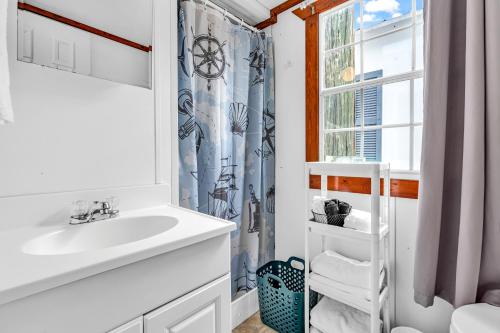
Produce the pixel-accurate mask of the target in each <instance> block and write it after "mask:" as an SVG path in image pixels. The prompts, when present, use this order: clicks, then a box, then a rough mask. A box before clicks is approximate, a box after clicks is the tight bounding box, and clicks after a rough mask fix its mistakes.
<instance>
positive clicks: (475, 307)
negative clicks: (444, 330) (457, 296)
mask: <svg viewBox="0 0 500 333" xmlns="http://www.w3.org/2000/svg"><path fill="white" fill-rule="evenodd" d="M391 333H422V332H420V331H419V330H416V329H414V328H410V327H396V328H394V329H393V330H391ZM450 333H500V307H497V306H493V305H489V304H486V303H478V304H470V305H464V306H462V307H460V308H458V309H456V310H455V311H454V312H453V315H452V316H451V324H450Z"/></svg>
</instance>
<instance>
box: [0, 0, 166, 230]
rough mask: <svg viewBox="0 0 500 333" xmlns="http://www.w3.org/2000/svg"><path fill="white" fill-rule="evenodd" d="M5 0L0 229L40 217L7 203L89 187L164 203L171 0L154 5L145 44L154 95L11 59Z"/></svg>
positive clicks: (11, 24) (12, 29) (70, 195)
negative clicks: (6, 116) (151, 44)
mask: <svg viewBox="0 0 500 333" xmlns="http://www.w3.org/2000/svg"><path fill="white" fill-rule="evenodd" d="M8 1H9V8H8V51H9V66H10V71H11V93H12V99H13V108H14V116H15V122H14V123H13V124H11V125H7V126H3V127H0V159H1V163H0V229H2V228H5V227H13V226H15V225H27V224H31V223H34V222H40V221H35V220H33V219H32V217H33V216H31V217H30V218H29V219H28V218H27V217H26V219H23V218H16V216H17V215H16V212H15V211H12V210H11V209H9V207H14V206H16V205H17V207H23V208H22V209H25V210H26V209H28V210H34V211H36V210H37V209H39V208H40V207H31V206H30V205H28V204H24V202H26V203H30V204H37V203H38V202H50V207H52V209H53V212H52V213H53V214H56V212H58V211H60V209H61V208H63V207H65V206H68V205H69V204H70V203H71V201H72V200H73V199H74V198H75V197H88V196H89V195H90V194H91V195H96V196H98V197H95V199H103V198H105V197H106V196H107V195H109V194H113V193H117V194H122V195H123V196H125V197H130V200H126V203H125V206H127V205H128V204H130V205H132V206H133V205H134V202H133V197H134V196H133V195H131V194H130V193H136V192H137V193H140V194H138V195H140V196H141V197H140V198H137V200H136V201H137V202H142V203H143V206H147V203H148V202H150V203H154V204H158V202H159V201H161V202H165V203H166V202H168V201H169V200H170V192H169V190H162V191H161V193H159V192H160V191H158V190H156V189H155V187H156V186H160V187H161V188H163V189H164V188H165V186H166V187H168V186H169V184H170V183H171V176H170V171H171V168H170V160H171V155H170V154H171V147H170V142H171V140H170V139H171V131H170V110H171V103H170V102H171V96H170V94H171V92H170V88H171V85H170V81H169V80H171V78H172V77H173V78H174V79H175V77H176V72H175V73H174V72H172V68H173V66H172V62H174V63H176V59H173V57H172V56H171V52H175V50H173V49H171V47H170V46H171V45H176V43H171V39H172V38H175V36H174V34H173V31H172V29H171V27H172V25H171V24H170V22H172V18H173V17H176V11H175V8H173V9H172V8H171V7H173V6H171V5H170V3H169V2H165V3H164V2H161V3H159V6H158V8H157V10H158V15H157V17H156V18H157V20H155V24H156V25H157V26H156V31H157V34H156V36H155V40H156V45H157V46H159V49H161V52H160V51H158V52H156V53H155V66H156V67H158V68H160V67H161V68H162V73H161V74H159V75H157V77H156V78H155V82H156V87H155V90H156V94H155V91H154V90H149V89H144V88H139V87H135V86H130V85H125V84H119V83H114V82H109V81H105V80H101V79H96V78H92V77H86V76H81V75H75V74H73V73H69V72H64V71H58V70H54V69H51V68H45V67H41V66H38V65H34V64H28V63H23V62H19V61H17V60H16V50H17V38H16V35H17V22H16V21H17V1H16V0H8ZM171 14H172V17H171V16H170V15H171ZM174 27H175V25H174ZM174 40H175V39H174ZM172 59H173V60H172ZM174 113H176V112H174ZM163 184H165V185H163ZM144 188H150V189H151V191H145V190H144ZM127 189H128V190H127ZM94 190H95V191H94ZM125 192H126V193H125ZM75 193H77V194H76V195H75ZM158 196H159V197H158ZM55 197H57V198H58V200H59V203H58V205H59V208H56V204H55V203H54V202H53V198H55ZM37 198H39V200H37ZM24 200H26V201H24ZM42 208H43V207H42ZM42 208H40V209H42ZM124 208H125V207H124ZM44 209H45V208H43V209H42V210H44ZM45 210H46V209H45ZM45 210H44V211H45ZM45 213H46V214H49V212H47V211H45ZM20 215H21V216H24V215H25V214H24V212H23V214H20ZM28 220H29V221H28Z"/></svg>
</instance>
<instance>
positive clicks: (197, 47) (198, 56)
mask: <svg viewBox="0 0 500 333" xmlns="http://www.w3.org/2000/svg"><path fill="white" fill-rule="evenodd" d="M191 32H192V34H193V38H194V40H193V46H192V48H191V49H190V50H189V52H191V54H192V55H193V68H194V71H193V75H194V74H196V75H198V76H199V77H202V78H204V79H206V80H207V88H208V90H211V88H212V81H214V80H218V79H222V80H223V81H224V83H226V79H225V78H224V72H225V70H226V67H229V64H228V63H227V61H226V56H225V54H224V50H223V48H224V46H225V45H226V41H224V42H222V43H221V42H220V41H219V40H218V39H217V38H215V37H214V36H213V35H212V29H211V28H210V27H209V28H208V34H200V35H195V34H194V31H193V27H191Z"/></svg>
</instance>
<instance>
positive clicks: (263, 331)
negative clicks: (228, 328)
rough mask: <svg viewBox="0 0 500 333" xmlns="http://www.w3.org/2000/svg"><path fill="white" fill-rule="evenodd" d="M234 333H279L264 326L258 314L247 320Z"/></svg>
mask: <svg viewBox="0 0 500 333" xmlns="http://www.w3.org/2000/svg"><path fill="white" fill-rule="evenodd" d="M233 333H278V332H276V331H275V330H273V329H271V328H269V327H267V326H266V325H264V324H262V322H261V321H260V313H259V312H257V313H256V314H254V315H253V316H251V317H250V318H248V319H247V320H245V321H244V322H243V323H242V324H241V325H240V326H238V327H236V328H235V329H234V330H233Z"/></svg>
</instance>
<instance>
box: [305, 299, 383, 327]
mask: <svg viewBox="0 0 500 333" xmlns="http://www.w3.org/2000/svg"><path fill="white" fill-rule="evenodd" d="M311 325H312V326H314V327H315V328H317V329H318V330H320V331H321V332H323V333H366V332H370V316H369V315H368V314H367V313H364V312H362V311H360V310H358V309H355V308H352V307H350V306H348V305H345V304H343V303H340V302H337V301H335V300H333V299H331V298H328V297H326V296H324V297H323V298H322V299H321V300H320V301H319V303H318V304H317V305H316V306H315V307H314V308H313V309H312V310H311ZM380 325H382V321H380Z"/></svg>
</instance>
